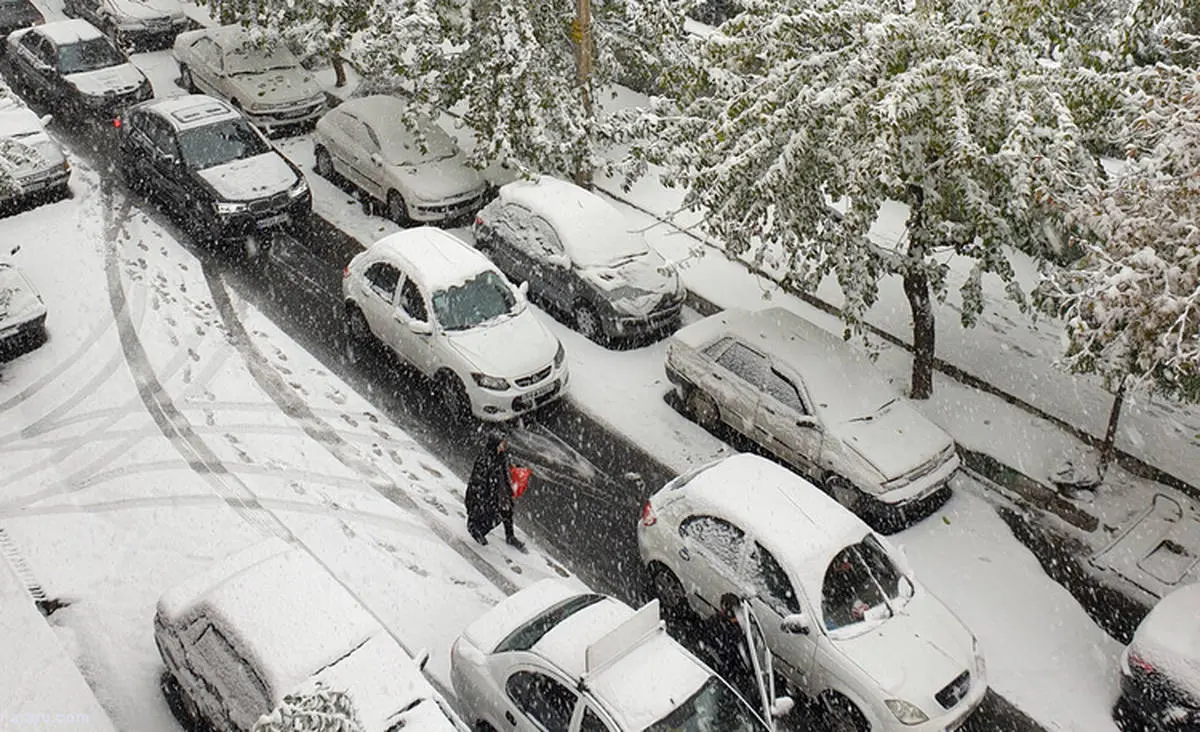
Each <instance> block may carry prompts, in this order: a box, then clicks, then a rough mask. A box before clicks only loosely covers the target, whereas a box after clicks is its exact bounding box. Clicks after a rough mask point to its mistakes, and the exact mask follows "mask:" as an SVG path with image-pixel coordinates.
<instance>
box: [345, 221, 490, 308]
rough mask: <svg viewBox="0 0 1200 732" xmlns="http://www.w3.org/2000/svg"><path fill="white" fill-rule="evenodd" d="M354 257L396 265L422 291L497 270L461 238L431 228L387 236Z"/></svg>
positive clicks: (438, 288) (461, 281) (454, 283)
mask: <svg viewBox="0 0 1200 732" xmlns="http://www.w3.org/2000/svg"><path fill="white" fill-rule="evenodd" d="M358 256H360V257H362V256H365V257H368V258H369V259H370V260H371V261H376V260H378V259H388V260H390V261H393V262H396V263H397V264H399V265H400V268H401V269H402V270H404V273H405V274H406V275H408V276H409V277H412V278H413V279H414V280H416V281H417V283H418V284H419V285H421V287H422V288H423V289H424V290H425V291H426V292H435V291H437V290H442V289H445V288H447V287H450V286H453V285H458V284H461V283H463V282H466V281H467V280H469V279H470V278H472V277H474V276H475V275H477V274H479V273H480V272H496V271H497V270H496V266H495V265H494V264H492V262H491V260H489V259H488V258H487V257H485V256H483V255H482V254H480V253H479V252H477V251H476V250H474V249H472V248H471V247H470V246H468V245H467V243H466V242H464V241H463V240H462V239H459V238H458V237H456V236H454V235H453V234H450V233H447V232H445V231H443V230H442V229H439V228H437V227H434V226H421V227H417V228H415V229H406V230H404V231H398V232H396V233H395V234H389V235H387V236H385V237H383V238H382V239H380V240H379V241H377V242H375V243H374V244H372V245H371V246H370V248H368V249H367V251H366V252H364V253H363V254H360V255H358Z"/></svg>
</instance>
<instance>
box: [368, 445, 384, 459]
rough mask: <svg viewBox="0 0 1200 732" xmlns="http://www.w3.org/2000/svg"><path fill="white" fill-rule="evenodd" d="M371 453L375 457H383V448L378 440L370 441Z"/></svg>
mask: <svg viewBox="0 0 1200 732" xmlns="http://www.w3.org/2000/svg"><path fill="white" fill-rule="evenodd" d="M371 454H372V455H374V456H375V457H383V448H382V447H380V446H379V443H378V442H372V443H371Z"/></svg>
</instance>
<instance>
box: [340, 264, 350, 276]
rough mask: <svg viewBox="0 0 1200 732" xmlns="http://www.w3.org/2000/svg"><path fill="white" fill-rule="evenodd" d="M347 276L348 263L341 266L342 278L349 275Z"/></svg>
mask: <svg viewBox="0 0 1200 732" xmlns="http://www.w3.org/2000/svg"><path fill="white" fill-rule="evenodd" d="M349 276H350V265H348V264H347V265H346V266H345V267H342V278H343V279H345V278H346V277H349Z"/></svg>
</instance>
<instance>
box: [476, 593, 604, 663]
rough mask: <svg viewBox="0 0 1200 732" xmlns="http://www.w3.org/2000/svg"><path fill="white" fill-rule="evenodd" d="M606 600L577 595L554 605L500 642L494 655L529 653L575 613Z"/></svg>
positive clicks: (601, 597) (602, 597) (599, 597)
mask: <svg viewBox="0 0 1200 732" xmlns="http://www.w3.org/2000/svg"><path fill="white" fill-rule="evenodd" d="M603 599H604V596H603V595H576V596H575V597H571V598H568V599H566V600H563V601H562V602H560V603H558V604H557V605H554V606H553V607H551V608H550V609H549V610H546V611H545V612H543V613H542V614H541V615H538V616H537V617H535V618H534V619H533V620H530V621H529V622H527V623H525V624H524V625H522V626H521V627H519V628H517V629H516V630H514V631H513V632H511V633H509V634H508V636H507V637H506V638H505V639H504V640H502V641H500V643H499V645H497V646H496V650H495V651H493V653H506V652H508V651H527V650H529V649H530V648H533V646H534V645H535V644H537V642H538V641H539V640H541V639H542V636H544V635H546V634H547V633H549V632H550V631H551V630H553V629H554V628H555V627H556V626H557V625H558V624H559V623H561V622H562V621H564V620H566V619H567V618H569V617H571V616H572V615H574V614H575V613H577V612H579V611H580V610H583V609H585V608H589V607H591V606H592V605H595V604H596V603H598V602H600V601H601V600H603Z"/></svg>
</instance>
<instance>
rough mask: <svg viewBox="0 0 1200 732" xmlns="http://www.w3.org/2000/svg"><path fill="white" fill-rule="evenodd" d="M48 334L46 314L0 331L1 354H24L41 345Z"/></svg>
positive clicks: (43, 313) (40, 314)
mask: <svg viewBox="0 0 1200 732" xmlns="http://www.w3.org/2000/svg"><path fill="white" fill-rule="evenodd" d="M45 334H46V313H45V312H42V313H39V314H38V315H36V316H34V317H32V318H30V319H29V320H25V321H23V322H20V323H16V324H14V325H9V326H5V327H4V329H3V330H0V352H3V353H5V354H8V353H13V352H24V351H25V350H27V349H28V348H31V347H34V346H38V345H41V341H42V339H43V338H44V337H45Z"/></svg>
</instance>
